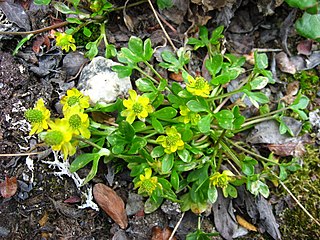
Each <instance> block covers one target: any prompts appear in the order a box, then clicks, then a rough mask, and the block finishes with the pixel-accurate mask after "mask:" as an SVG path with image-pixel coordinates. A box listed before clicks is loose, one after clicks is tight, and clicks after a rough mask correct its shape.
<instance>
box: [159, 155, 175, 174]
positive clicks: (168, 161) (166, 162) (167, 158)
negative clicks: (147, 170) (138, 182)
mask: <svg viewBox="0 0 320 240" xmlns="http://www.w3.org/2000/svg"><path fill="white" fill-rule="evenodd" d="M173 163H174V156H173V154H166V155H164V157H162V159H161V173H162V174H168V173H170V171H171V169H172V167H173Z"/></svg>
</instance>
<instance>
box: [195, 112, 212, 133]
mask: <svg viewBox="0 0 320 240" xmlns="http://www.w3.org/2000/svg"><path fill="white" fill-rule="evenodd" d="M211 121H212V117H211V116H210V115H209V114H208V115H206V116H204V117H202V118H201V119H200V121H199V122H198V128H199V131H200V132H201V133H207V132H209V131H210V127H211V126H210V124H211Z"/></svg>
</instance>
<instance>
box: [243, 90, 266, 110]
mask: <svg viewBox="0 0 320 240" xmlns="http://www.w3.org/2000/svg"><path fill="white" fill-rule="evenodd" d="M243 92H244V93H245V94H246V95H247V96H248V98H249V99H250V101H251V102H252V104H253V105H254V106H255V107H256V108H259V104H258V103H261V104H265V103H268V102H269V98H268V97H267V96H266V95H265V94H264V93H262V92H250V91H248V90H247V89H243Z"/></svg>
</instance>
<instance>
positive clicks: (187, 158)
mask: <svg viewBox="0 0 320 240" xmlns="http://www.w3.org/2000/svg"><path fill="white" fill-rule="evenodd" d="M177 153H178V156H179V158H180V159H181V160H182V161H184V162H186V163H187V162H190V161H191V160H192V157H191V155H190V153H189V151H188V150H187V149H182V150H178V151H177Z"/></svg>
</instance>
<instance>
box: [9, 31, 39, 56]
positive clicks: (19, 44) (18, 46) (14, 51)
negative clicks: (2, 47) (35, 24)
mask: <svg viewBox="0 0 320 240" xmlns="http://www.w3.org/2000/svg"><path fill="white" fill-rule="evenodd" d="M33 35H34V34H28V35H27V36H26V37H24V38H22V39H21V40H20V41H19V43H18V44H17V46H16V48H15V49H14V50H13V52H12V55H16V54H17V53H18V51H19V49H20V48H21V47H22V46H23V44H25V43H26V42H27V41H29V40H30V39H31V38H32V36H33Z"/></svg>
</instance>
